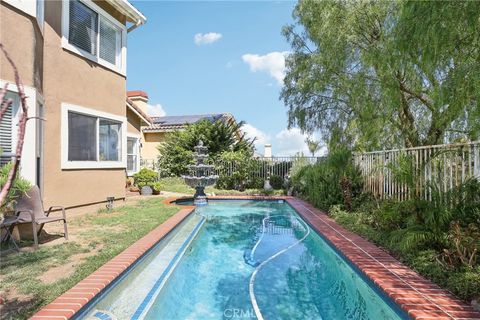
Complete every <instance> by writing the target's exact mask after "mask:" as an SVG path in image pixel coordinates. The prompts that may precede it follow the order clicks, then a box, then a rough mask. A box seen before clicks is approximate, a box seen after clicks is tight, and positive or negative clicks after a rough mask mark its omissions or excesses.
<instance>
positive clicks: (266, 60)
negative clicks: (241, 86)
mask: <svg viewBox="0 0 480 320" xmlns="http://www.w3.org/2000/svg"><path fill="white" fill-rule="evenodd" d="M287 55H288V51H283V52H279V51H274V52H270V53H267V54H266V55H263V56H262V55H258V54H250V53H248V54H244V55H243V56H242V59H243V61H244V62H245V63H246V64H248V65H249V66H250V71H252V72H257V71H264V72H268V74H270V76H271V77H273V78H275V79H276V80H277V82H278V83H279V84H280V85H281V84H283V78H285V57H286V56H287Z"/></svg>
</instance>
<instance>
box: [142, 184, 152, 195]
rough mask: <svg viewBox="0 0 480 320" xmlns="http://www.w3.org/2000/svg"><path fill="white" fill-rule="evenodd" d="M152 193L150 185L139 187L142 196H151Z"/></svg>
mask: <svg viewBox="0 0 480 320" xmlns="http://www.w3.org/2000/svg"><path fill="white" fill-rule="evenodd" d="M152 193H153V190H152V188H151V187H150V186H144V187H142V189H140V194H141V195H142V196H151V195H152Z"/></svg>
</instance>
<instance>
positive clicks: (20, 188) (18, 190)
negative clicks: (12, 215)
mask: <svg viewBox="0 0 480 320" xmlns="http://www.w3.org/2000/svg"><path fill="white" fill-rule="evenodd" d="M12 166H13V164H12V163H7V164H6V165H4V166H2V167H0V189H1V188H3V186H4V185H5V183H7V179H8V174H9V172H10V169H11V168H12ZM31 187H32V185H31V184H30V182H29V181H28V180H26V179H24V178H22V177H21V176H20V175H19V174H17V176H16V177H15V179H14V180H13V183H12V186H11V188H10V190H9V191H8V194H7V197H6V199H5V202H4V203H0V213H3V212H4V211H6V210H10V209H11V207H12V206H13V205H14V203H15V199H16V198H18V197H19V196H21V195H22V194H24V193H26V192H27V191H28V190H30V188H31Z"/></svg>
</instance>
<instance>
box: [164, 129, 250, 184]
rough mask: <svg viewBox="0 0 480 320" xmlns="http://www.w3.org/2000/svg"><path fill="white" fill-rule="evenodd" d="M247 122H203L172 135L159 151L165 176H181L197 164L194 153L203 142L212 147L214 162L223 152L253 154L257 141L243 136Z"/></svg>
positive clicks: (209, 149) (211, 156) (210, 155)
mask: <svg viewBox="0 0 480 320" xmlns="http://www.w3.org/2000/svg"><path fill="white" fill-rule="evenodd" d="M243 125H244V122H238V123H236V122H234V121H220V120H218V121H215V122H212V121H208V120H203V121H199V122H197V123H195V124H191V125H188V126H187V128H186V129H185V130H183V131H176V132H172V133H170V134H169V135H168V136H167V137H166V140H165V141H164V142H163V143H161V144H160V145H159V146H158V147H157V149H158V152H159V158H158V159H159V161H158V163H159V168H160V174H161V176H162V177H171V176H180V175H182V174H185V173H187V166H188V165H189V164H193V160H194V158H193V151H194V149H193V148H194V147H195V146H196V145H197V143H198V142H199V140H202V141H203V144H204V145H205V146H206V147H207V148H208V155H209V158H210V160H216V159H218V157H219V156H220V154H222V153H223V152H227V151H248V152H250V153H252V152H253V147H252V144H253V141H252V140H250V139H248V138H246V137H245V136H244V135H242V136H239V135H238V133H239V132H241V128H242V126H243Z"/></svg>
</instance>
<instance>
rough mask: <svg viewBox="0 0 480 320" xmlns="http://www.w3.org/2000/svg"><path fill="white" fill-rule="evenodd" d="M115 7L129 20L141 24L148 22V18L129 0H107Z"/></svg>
mask: <svg viewBox="0 0 480 320" xmlns="http://www.w3.org/2000/svg"><path fill="white" fill-rule="evenodd" d="M107 1H108V2H109V3H110V4H111V5H112V6H113V7H114V8H116V9H117V10H118V11H120V12H121V13H122V14H124V15H125V16H126V17H127V20H128V21H130V22H132V23H133V24H135V25H137V26H139V25H142V24H144V23H145V22H147V18H146V17H145V16H144V15H143V14H142V13H141V12H140V11H138V10H137V8H135V7H134V6H133V5H132V4H131V3H130V2H128V1H127V0H107Z"/></svg>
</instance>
